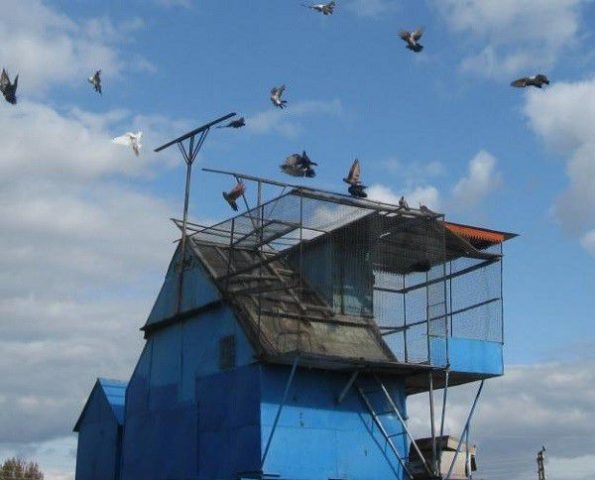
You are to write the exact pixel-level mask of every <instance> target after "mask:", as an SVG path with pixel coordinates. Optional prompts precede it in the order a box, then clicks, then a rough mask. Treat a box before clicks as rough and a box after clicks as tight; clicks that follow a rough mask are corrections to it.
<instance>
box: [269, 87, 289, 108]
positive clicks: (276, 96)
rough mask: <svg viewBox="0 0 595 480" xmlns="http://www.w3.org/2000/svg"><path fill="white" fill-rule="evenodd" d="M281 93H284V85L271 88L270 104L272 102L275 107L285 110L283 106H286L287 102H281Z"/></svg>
mask: <svg viewBox="0 0 595 480" xmlns="http://www.w3.org/2000/svg"><path fill="white" fill-rule="evenodd" d="M283 92H285V85H281V86H280V87H273V89H272V90H271V102H273V105H275V107H279V108H285V105H287V100H283V99H282V98H281V97H282V96H283Z"/></svg>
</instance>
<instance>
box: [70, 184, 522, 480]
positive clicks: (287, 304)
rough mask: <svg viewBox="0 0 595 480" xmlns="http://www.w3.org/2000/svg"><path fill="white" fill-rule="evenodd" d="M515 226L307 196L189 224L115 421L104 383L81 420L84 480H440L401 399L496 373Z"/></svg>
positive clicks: (296, 193)
mask: <svg viewBox="0 0 595 480" xmlns="http://www.w3.org/2000/svg"><path fill="white" fill-rule="evenodd" d="M178 224H179V222H178ZM512 236H513V235H511V234H508V233H504V232H497V231H493V230H487V229H483V228H477V227H471V226H466V225H459V224H453V223H449V222H446V220H445V218H444V216H443V215H440V214H435V213H433V212H430V211H428V210H423V211H422V210H417V209H404V208H400V207H398V206H394V205H388V204H382V203H377V202H371V201H367V200H362V199H353V198H350V197H345V196H343V195H337V194H331V193H327V192H321V191H316V190H312V189H305V188H294V189H292V190H290V191H289V192H287V193H284V194H282V195H281V196H278V197H275V198H274V199H273V200H270V201H268V202H265V203H261V204H260V205H258V206H257V207H255V208H252V209H249V210H247V211H245V212H244V213H242V214H240V215H238V216H236V217H233V218H230V219H228V220H225V221H223V222H220V223H218V224H216V225H211V226H200V225H196V224H190V225H188V227H187V230H186V237H185V241H184V242H181V243H180V245H179V246H178V248H177V250H176V251H175V253H174V255H173V258H172V260H171V263H170V265H169V269H168V271H167V274H166V276H165V281H164V283H163V286H162V288H161V291H160V292H159V295H158V297H157V299H156V301H155V304H154V306H153V309H152V311H151V313H150V315H149V318H148V319H147V322H146V324H145V325H144V327H143V328H142V330H143V332H144V336H145V339H146V343H145V346H144V349H143V351H142V353H141V356H140V358H139V360H138V363H137V365H136V368H135V370H134V373H133V375H132V378H131V379H130V381H129V383H128V385H127V388H126V402H125V410H124V414H123V415H122V417H119V416H117V415H112V417H113V418H112V419H111V420H109V421H108V419H107V417H104V416H101V415H100V416H99V417H97V418H100V420H96V416H95V415H94V416H93V419H92V417H91V409H93V411H95V410H99V409H103V410H104V411H105V412H107V410H106V407H107V406H109V405H110V400H109V399H110V397H109V395H107V394H106V393H105V392H107V391H108V390H106V388H108V387H107V386H106V385H105V384H102V383H101V381H100V382H98V384H97V385H96V387H95V388H94V389H93V392H92V394H91V397H90V399H89V401H88V403H87V406H86V407H85V410H84V411H83V414H82V415H81V419H80V420H79V422H78V423H77V427H76V428H75V430H76V431H78V432H79V449H78V456H77V476H76V478H77V480H88V479H99V478H103V479H108V478H109V479H122V480H136V479H141V478H142V479H143V480H152V479H155V480H182V479H195V480H199V479H200V480H238V479H273V478H278V479H292V480H302V479H303V480H331V479H332V480H340V479H341V480H348V479H349V480H368V479H370V480H371V479H389V478H395V479H405V478H414V477H415V478H431V477H436V478H440V477H441V476H444V475H443V474H441V473H440V472H441V471H443V470H444V468H440V465H439V464H440V460H439V458H440V451H439V450H440V449H441V442H440V438H441V436H442V434H444V433H445V432H442V431H440V428H439V426H438V425H434V423H433V422H431V423H432V433H433V435H432V438H433V440H432V442H431V445H432V447H433V456H432V457H431V458H426V457H425V456H424V455H425V453H424V454H423V455H421V457H420V456H418V458H417V461H418V463H419V459H420V458H424V460H422V466H423V471H422V473H421V476H420V474H419V473H414V472H413V468H411V461H410V460H411V456H410V452H409V450H410V445H412V446H413V448H414V449H415V450H416V451H419V446H418V444H417V443H416V442H415V439H414V438H412V436H411V434H410V432H409V429H408V428H407V418H408V416H407V397H408V396H409V395H413V394H418V393H421V392H429V393H430V399H431V402H430V404H431V405H430V408H431V410H432V411H434V408H435V406H434V402H433V392H434V391H435V390H437V389H445V388H448V387H450V386H454V385H460V384H464V383H469V382H475V381H478V380H485V379H488V378H490V377H494V376H498V375H501V374H502V373H503V359H502V344H503V319H502V276H501V273H502V244H503V242H504V241H505V240H507V239H509V238H511V237H512ZM120 388H122V389H123V388H124V386H122V387H120ZM102 392H103V393H102ZM113 411H114V412H115V410H113ZM445 412H446V410H444V409H443V415H444V414H445ZM102 415H107V413H104V414H102ZM108 416H109V415H108ZM432 418H433V416H432ZM110 421H111V423H110ZM428 422H430V414H429V413H428ZM122 426H123V428H122ZM98 429H103V430H102V431H104V432H108V433H105V434H99V433H98ZM457 433H459V432H457ZM466 433H468V428H467V430H466V431H465V430H464V431H463V435H465V434H466ZM110 442H111V443H110ZM459 446H460V445H459ZM420 453H422V452H420ZM114 458H115V459H117V462H116V463H117V464H118V466H117V468H116V467H115V466H114ZM451 478H454V477H453V476H451Z"/></svg>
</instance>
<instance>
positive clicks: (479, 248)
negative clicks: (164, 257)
mask: <svg viewBox="0 0 595 480" xmlns="http://www.w3.org/2000/svg"><path fill="white" fill-rule="evenodd" d="M466 228H467V229H470V227H464V226H457V225H455V224H450V223H447V222H446V221H445V219H444V216H443V215H441V214H436V213H434V212H431V211H429V210H427V209H424V210H418V209H410V208H401V207H398V206H394V205H388V204H383V203H377V202H372V201H367V200H362V199H353V198H350V197H345V196H343V195H337V194H330V193H326V192H320V191H315V190H310V189H305V188H295V189H293V190H291V191H289V192H288V193H285V194H283V195H281V196H279V197H277V198H275V199H273V200H271V201H268V202H266V203H263V204H261V205H259V206H257V207H255V208H252V209H249V210H247V211H246V212H244V213H242V214H240V215H238V216H236V217H234V218H230V219H228V220H225V221H223V222H220V223H218V224H216V225H212V226H210V227H203V226H199V225H195V224H190V225H189V230H188V236H189V239H190V242H189V244H190V246H191V248H193V250H194V252H195V253H196V255H198V256H199V258H201V260H202V263H203V264H204V265H205V266H206V268H207V269H208V271H209V273H210V275H211V276H212V278H213V279H214V280H215V282H216V283H217V285H218V286H219V288H220V290H221V291H222V292H223V293H224V295H225V296H226V298H227V299H228V300H229V301H230V302H231V303H232V304H233V305H234V306H235V308H237V309H238V310H239V311H241V312H242V314H243V315H242V318H244V321H245V322H246V324H247V326H248V327H249V330H250V331H251V332H252V335H254V336H257V337H258V340H259V342H258V344H259V345H261V346H262V350H263V351H262V353H263V354H266V355H268V356H272V357H274V356H284V355H285V356H286V355H288V354H295V353H299V354H300V355H302V356H303V355H306V356H309V357H310V358H319V359H321V360H325V361H338V362H363V363H366V364H371V363H382V364H395V363H399V364H416V365H434V366H445V365H446V363H447V362H448V339H449V338H450V337H452V336H458V337H462V338H468V339H475V340H482V341H494V342H501V341H502V315H501V302H502V288H501V265H500V264H501V243H502V240H501V239H498V238H492V237H490V236H489V235H488V236H487V237H486V236H485V235H483V236H482V235H479V236H478V234H477V230H470V231H466V230H465V229H466Z"/></svg>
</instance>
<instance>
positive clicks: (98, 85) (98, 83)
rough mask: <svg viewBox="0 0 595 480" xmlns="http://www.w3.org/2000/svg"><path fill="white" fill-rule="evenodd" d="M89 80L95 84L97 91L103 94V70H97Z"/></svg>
mask: <svg viewBox="0 0 595 480" xmlns="http://www.w3.org/2000/svg"><path fill="white" fill-rule="evenodd" d="M87 81H88V82H89V83H90V84H91V85H93V88H94V89H95V91H96V92H98V93H99V94H100V95H101V93H102V92H101V70H97V71H96V72H95V73H94V74H93V75H92V76H90V77H89V78H88V79H87Z"/></svg>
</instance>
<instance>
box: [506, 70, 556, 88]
mask: <svg viewBox="0 0 595 480" xmlns="http://www.w3.org/2000/svg"><path fill="white" fill-rule="evenodd" d="M544 84H545V85H549V84H550V81H549V80H548V78H547V77H546V76H545V75H544V74H543V73H539V74H537V75H534V76H533V77H523V78H519V79H518V80H515V81H514V82H512V83H511V84H510V85H511V86H513V87H517V88H525V87H537V88H542V87H543V85H544Z"/></svg>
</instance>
